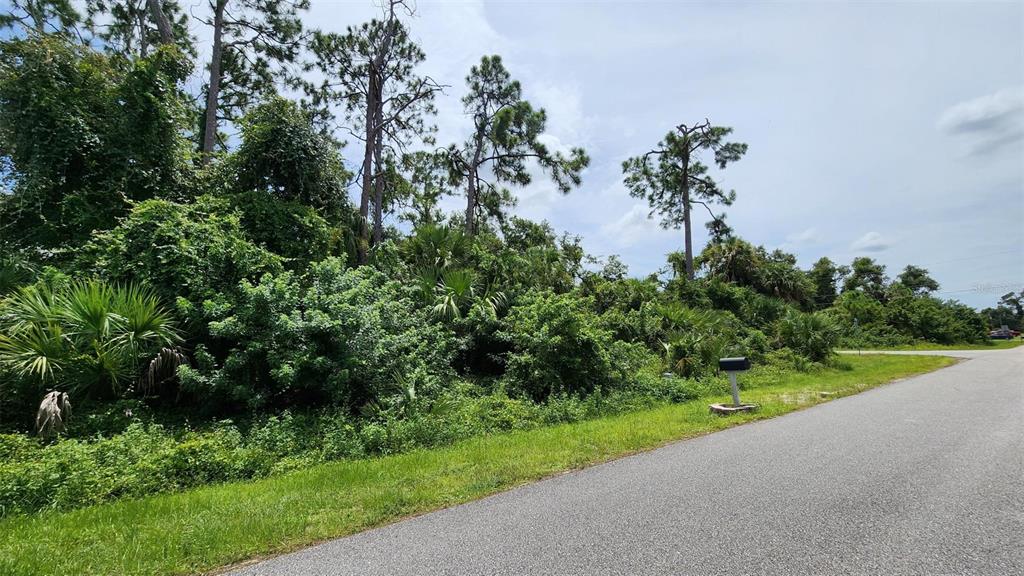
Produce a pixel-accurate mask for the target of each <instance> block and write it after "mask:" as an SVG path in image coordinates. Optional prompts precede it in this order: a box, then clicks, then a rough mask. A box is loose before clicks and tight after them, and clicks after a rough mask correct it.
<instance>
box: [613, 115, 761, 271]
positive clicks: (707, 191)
mask: <svg viewBox="0 0 1024 576" xmlns="http://www.w3.org/2000/svg"><path fill="white" fill-rule="evenodd" d="M731 133H732V128H727V127H724V126H712V125H711V122H709V121H707V120H705V121H704V122H703V123H700V124H694V125H686V124H680V125H679V126H677V127H676V129H675V130H673V131H672V132H669V133H668V134H666V135H665V139H664V140H662V141H661V142H659V143H658V147H657V148H655V149H654V150H651V151H650V152H647V153H645V154H644V155H643V156H637V157H634V158H630V159H628V160H626V161H625V162H623V163H622V172H623V173H624V174H625V175H626V187H627V188H628V189H629V193H630V195H631V196H633V197H634V198H643V199H645V200H647V204H648V206H650V208H651V211H650V214H649V216H650V217H653V216H654V214H660V215H661V226H662V227H663V228H665V229H679V228H682V229H683V233H684V251H685V254H686V277H687V279H690V280H692V279H693V226H692V221H691V220H692V214H691V213H692V207H693V204H700V205H701V206H704V207H705V208H707V210H708V213H709V214H710V215H711V218H712V219H713V220H718V219H719V217H718V216H716V215H715V213H714V212H712V210H711V204H712V203H716V202H717V203H720V204H724V205H726V206H729V205H730V204H732V203H733V201H734V200H735V199H736V192H735V191H732V190H730V191H728V192H726V191H725V190H722V189H721V188H720V187H719V185H718V183H717V182H715V181H714V179H712V178H711V176H710V175H709V174H708V166H707V165H706V164H704V163H703V162H701V160H700V156H701V154H702V153H703V152H706V151H710V152H712V153H714V156H715V164H717V165H718V167H719V168H725V167H726V165H728V164H729V163H730V162H735V161H736V160H739V159H740V158H741V157H742V156H743V155H744V154H745V153H746V152H747V145H746V144H742V143H739V142H725V138H726V137H727V136H728V135H729V134H731ZM655 158H657V160H656V162H655V160H654V159H655Z"/></svg>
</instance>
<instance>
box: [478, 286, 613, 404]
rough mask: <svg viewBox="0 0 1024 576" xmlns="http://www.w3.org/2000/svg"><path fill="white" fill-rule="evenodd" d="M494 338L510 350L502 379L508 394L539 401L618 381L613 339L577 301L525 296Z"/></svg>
mask: <svg viewBox="0 0 1024 576" xmlns="http://www.w3.org/2000/svg"><path fill="white" fill-rule="evenodd" d="M498 336H499V337H500V338H501V339H503V340H505V341H506V342H508V343H509V344H510V345H511V347H512V350H513V351H512V353H510V354H509V356H508V370H507V373H506V382H507V386H508V389H509V391H510V392H513V393H516V394H524V395H526V396H528V397H530V398H533V399H535V400H541V399H544V398H547V397H548V396H550V395H551V394H552V393H556V392H561V393H568V394H587V393H589V392H591V391H593V390H594V389H595V388H596V387H598V386H608V385H614V384H615V383H616V382H617V381H618V380H617V378H616V374H615V370H614V367H613V363H612V359H611V356H610V355H609V353H608V350H609V346H610V345H611V334H610V333H609V332H608V331H607V330H604V329H602V328H600V327H599V322H598V319H597V317H596V316H595V315H594V314H593V312H591V311H590V309H589V308H588V307H587V306H586V305H585V303H584V301H581V300H580V299H578V298H574V297H572V296H570V295H567V294H561V295H556V294H551V293H536V292H535V293H530V294H527V295H525V296H523V297H522V298H521V299H520V300H519V302H518V303H517V305H516V306H513V307H512V309H511V310H510V311H509V314H508V317H507V318H505V319H504V321H503V326H502V329H501V331H500V332H499V334H498Z"/></svg>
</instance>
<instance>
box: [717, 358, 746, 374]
mask: <svg viewBox="0 0 1024 576" xmlns="http://www.w3.org/2000/svg"><path fill="white" fill-rule="evenodd" d="M718 369H719V370H721V371H722V372H742V371H744V370H750V360H747V359H746V358H744V357H740V358H719V359H718Z"/></svg>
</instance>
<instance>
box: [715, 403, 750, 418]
mask: <svg viewBox="0 0 1024 576" xmlns="http://www.w3.org/2000/svg"><path fill="white" fill-rule="evenodd" d="M708 408H711V412H712V413H714V414H721V415H724V416H728V415H729V414H736V413H738V412H751V411H753V410H757V404H738V405H733V404H712V405H710V406H708Z"/></svg>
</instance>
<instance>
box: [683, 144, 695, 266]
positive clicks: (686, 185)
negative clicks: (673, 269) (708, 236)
mask: <svg viewBox="0 0 1024 576" xmlns="http://www.w3.org/2000/svg"><path fill="white" fill-rule="evenodd" d="M683 230H684V233H685V234H686V239H685V250H686V279H687V280H693V226H692V225H691V221H690V155H689V154H686V155H684V156H683Z"/></svg>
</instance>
